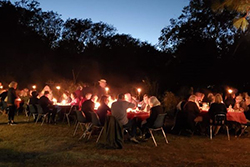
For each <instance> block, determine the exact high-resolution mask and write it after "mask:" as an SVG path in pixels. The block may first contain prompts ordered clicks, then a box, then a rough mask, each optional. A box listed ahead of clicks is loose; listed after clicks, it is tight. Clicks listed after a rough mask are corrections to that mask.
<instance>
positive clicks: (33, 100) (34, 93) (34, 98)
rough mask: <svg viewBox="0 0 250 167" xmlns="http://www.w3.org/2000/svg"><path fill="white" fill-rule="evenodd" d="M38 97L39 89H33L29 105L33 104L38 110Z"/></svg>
mask: <svg viewBox="0 0 250 167" xmlns="http://www.w3.org/2000/svg"><path fill="white" fill-rule="evenodd" d="M37 97H38V93H37V91H32V93H31V97H30V100H29V105H33V106H34V108H35V110H36V111H37V107H36V104H38V101H39V99H38V98H37Z"/></svg>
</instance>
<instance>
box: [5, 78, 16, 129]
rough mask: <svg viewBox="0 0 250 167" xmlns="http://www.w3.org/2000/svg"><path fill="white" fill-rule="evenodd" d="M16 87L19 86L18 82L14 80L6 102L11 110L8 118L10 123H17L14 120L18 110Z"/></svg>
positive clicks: (10, 85)
mask: <svg viewBox="0 0 250 167" xmlns="http://www.w3.org/2000/svg"><path fill="white" fill-rule="evenodd" d="M16 88H17V82H15V81H12V82H11V83H10V84H9V89H8V93H7V96H6V98H5V102H6V103H7V109H8V111H9V113H8V118H9V122H8V124H10V125H13V124H16V123H15V122H14V116H15V112H16V105H15V100H16V98H17V95H16Z"/></svg>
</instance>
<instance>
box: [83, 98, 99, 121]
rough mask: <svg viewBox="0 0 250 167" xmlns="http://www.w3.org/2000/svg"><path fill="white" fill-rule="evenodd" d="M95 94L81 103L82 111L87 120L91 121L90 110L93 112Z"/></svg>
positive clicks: (95, 99)
mask: <svg viewBox="0 0 250 167" xmlns="http://www.w3.org/2000/svg"><path fill="white" fill-rule="evenodd" d="M97 99H98V97H97V95H92V96H91V98H90V99H89V100H86V101H84V102H83V103H82V108H81V110H82V112H83V113H84V114H85V116H86V119H87V122H91V114H90V112H95V102H96V101H97Z"/></svg>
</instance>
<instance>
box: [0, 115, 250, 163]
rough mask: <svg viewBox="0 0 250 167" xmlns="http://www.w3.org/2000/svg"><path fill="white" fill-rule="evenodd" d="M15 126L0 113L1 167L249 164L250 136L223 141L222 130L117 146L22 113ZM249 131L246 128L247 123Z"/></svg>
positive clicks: (168, 135)
mask: <svg viewBox="0 0 250 167" xmlns="http://www.w3.org/2000/svg"><path fill="white" fill-rule="evenodd" d="M15 121H16V122H18V124H17V125H13V126H11V125H7V117H6V116H3V115H0V166H3V167H5V166H10V167H11V166H14V167H18V166H22V167H23V166H32V167H33V166H53V167H56V166H58V167H59V166H60V167H61V166H108V167H119V166H138V167H139V166H140V167H143V166H147V167H151V166H175V167H176V166H177V167H178V166H209V167H210V166H213V167H214V166H250V158H249V157H250V135H248V134H245V135H243V136H242V137H241V138H235V137H234V136H233V134H231V140H230V141H228V140H227V136H226V134H224V133H222V134H219V135H217V136H216V137H215V138H213V140H210V139H209V137H208V136H198V135H194V136H192V137H186V136H179V135H173V134H170V133H169V132H168V133H167V138H168V140H169V143H168V144H166V143H165V141H164V138H163V136H162V135H161V134H160V133H156V134H155V136H156V140H157V143H158V147H155V146H154V144H153V141H152V140H151V139H150V140H148V141H147V142H141V143H140V144H134V143H130V142H128V141H125V144H124V148H123V149H120V150H113V149H102V148H98V147H97V145H96V143H95V140H96V138H97V135H93V136H92V137H91V139H90V140H89V141H86V140H84V139H83V140H80V141H79V140H78V138H79V137H80V135H81V134H82V132H81V130H80V129H79V131H78V133H77V135H76V136H74V137H73V136H72V134H73V131H74V126H70V127H69V126H68V125H67V124H66V123H58V124H56V125H51V124H44V125H43V126H40V124H34V122H31V121H30V122H28V121H27V117H25V116H24V115H19V116H16V118H15ZM248 130H250V128H248Z"/></svg>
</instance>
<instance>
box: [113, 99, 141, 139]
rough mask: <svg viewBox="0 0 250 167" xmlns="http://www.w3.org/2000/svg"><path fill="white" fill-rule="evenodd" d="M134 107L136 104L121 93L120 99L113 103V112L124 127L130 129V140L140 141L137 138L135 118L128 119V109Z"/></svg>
mask: <svg viewBox="0 0 250 167" xmlns="http://www.w3.org/2000/svg"><path fill="white" fill-rule="evenodd" d="M134 107H135V104H133V103H130V102H127V101H125V98H124V94H119V95H118V100H117V101H116V102H114V103H112V105H111V114H112V116H114V117H115V118H116V119H117V121H118V122H119V123H120V124H121V125H122V126H123V127H124V128H126V129H129V135H130V136H131V137H130V141H133V142H134V143H139V142H138V140H137V139H136V138H135V135H136V129H137V126H136V122H135V119H132V120H128V118H127V109H128V108H134Z"/></svg>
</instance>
